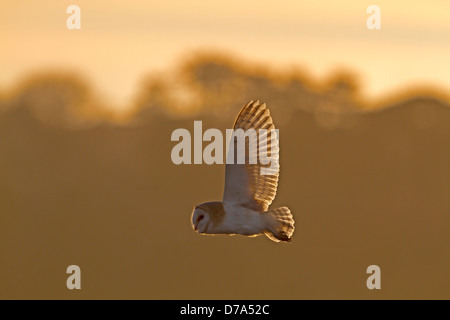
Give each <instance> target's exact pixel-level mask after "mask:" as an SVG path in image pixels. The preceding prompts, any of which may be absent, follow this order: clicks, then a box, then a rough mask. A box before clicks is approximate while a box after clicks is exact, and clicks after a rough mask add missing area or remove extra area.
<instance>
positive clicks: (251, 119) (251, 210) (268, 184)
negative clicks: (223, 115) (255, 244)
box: [192, 101, 294, 242]
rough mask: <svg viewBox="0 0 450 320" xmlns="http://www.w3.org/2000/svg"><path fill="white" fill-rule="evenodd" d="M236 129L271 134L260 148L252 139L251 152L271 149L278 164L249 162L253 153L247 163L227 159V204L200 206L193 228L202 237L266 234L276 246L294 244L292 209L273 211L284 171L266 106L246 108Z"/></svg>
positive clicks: (233, 142)
mask: <svg viewBox="0 0 450 320" xmlns="http://www.w3.org/2000/svg"><path fill="white" fill-rule="evenodd" d="M233 129H234V131H235V132H236V130H237V129H242V130H243V131H244V132H245V131H246V130H248V129H254V130H255V131H256V132H258V131H259V130H260V129H266V132H271V133H270V134H269V133H268V134H266V135H263V136H262V137H261V136H260V137H259V143H258V142H256V145H255V141H254V140H253V142H252V141H251V140H250V139H249V142H248V150H255V149H256V150H258V151H259V148H260V147H261V145H263V147H262V148H267V149H266V153H267V154H268V153H270V157H271V158H272V159H275V160H276V165H275V166H270V167H268V165H264V164H262V163H261V161H256V163H255V161H253V162H252V161H249V154H250V151H249V152H245V162H244V163H243V162H242V161H241V162H238V161H228V159H227V164H226V167H225V190H224V194H223V201H216V202H206V203H203V204H199V205H197V206H196V207H195V208H194V210H193V212H192V227H193V228H194V230H195V231H196V232H198V233H199V234H209V235H213V234H229V235H234V234H241V235H244V236H258V235H260V234H265V235H266V236H267V237H268V238H269V239H271V240H273V241H275V242H280V241H283V242H288V241H291V237H292V234H293V233H294V219H293V217H292V214H291V212H290V210H289V208H287V207H280V208H276V209H269V206H270V204H271V203H272V200H273V199H274V198H275V194H276V192H277V186H278V175H279V170H280V169H279V162H278V159H279V147H278V137H277V134H276V131H275V130H274V129H275V126H274V124H273V121H272V117H271V115H270V112H269V109H268V108H267V107H266V104H260V103H259V101H256V102H253V101H250V102H249V103H248V104H246V105H245V106H244V107H243V108H242V110H241V111H240V112H239V115H238V116H237V118H236V121H235V123H234V127H233ZM242 130H240V131H241V132H242ZM231 148H233V151H236V149H237V142H236V140H235V139H234V138H232V139H231V141H230V145H229V151H230V150H231ZM269 151H270V152H269ZM236 153H237V152H234V153H233V155H236ZM258 154H259V153H258ZM230 162H231V163H230ZM239 163H243V164H239ZM261 169H263V170H266V171H265V172H264V171H263V170H261Z"/></svg>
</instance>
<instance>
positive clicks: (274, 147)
mask: <svg viewBox="0 0 450 320" xmlns="http://www.w3.org/2000/svg"><path fill="white" fill-rule="evenodd" d="M233 129H234V132H235V133H236V130H237V129H243V131H244V132H247V131H246V130H248V129H254V130H255V132H256V134H257V136H258V140H257V141H256V143H255V140H251V139H248V140H249V142H248V144H246V148H247V146H248V149H246V151H245V164H237V161H236V160H237V159H236V154H237V149H238V143H237V139H234V138H232V139H231V140H230V142H229V153H228V155H227V164H226V167H225V190H224V196H223V200H224V201H227V202H234V203H237V204H239V205H242V206H245V207H248V208H250V209H253V210H257V211H260V212H264V211H267V209H268V207H269V205H270V204H271V203H272V201H273V199H274V198H275V195H276V192H277V186H278V175H279V171H280V166H279V161H278V160H279V146H278V136H277V134H276V131H275V130H274V129H275V125H274V124H273V121H272V117H271V115H270V111H269V109H268V108H267V107H266V104H259V101H256V102H253V101H250V102H249V103H248V104H246V105H245V106H244V107H243V108H242V110H241V112H240V113H239V115H238V116H237V118H236V121H235V123H234V127H233ZM260 129H266V130H267V134H265V135H262V136H260V134H259V133H260V132H259V130H260ZM271 130H273V131H271ZM238 131H240V130H238ZM258 141H259V144H258ZM232 150H233V155H234V158H235V159H234V162H232V163H230V160H231V158H230V159H229V156H230V152H231V151H232ZM254 151H256V155H258V156H257V159H256V160H258V161H256V162H257V163H256V164H254V163H253V164H252V163H251V162H250V155H249V154H250V153H251V152H254ZM260 151H263V152H266V153H265V154H266V155H267V156H269V158H270V161H271V162H269V164H267V165H264V164H262V163H261V159H260V157H259V155H260ZM266 162H267V161H266ZM271 163H272V164H271ZM263 172H264V174H263Z"/></svg>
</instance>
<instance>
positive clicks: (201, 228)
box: [192, 206, 210, 233]
mask: <svg viewBox="0 0 450 320" xmlns="http://www.w3.org/2000/svg"><path fill="white" fill-rule="evenodd" d="M209 218H210V217H209V213H208V212H207V211H206V210H205V209H204V208H202V207H201V206H196V207H195V208H194V211H193V212H192V227H193V228H194V230H195V231H197V232H198V233H205V232H206V230H207V229H208V226H209Z"/></svg>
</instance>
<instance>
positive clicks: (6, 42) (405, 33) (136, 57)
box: [0, 0, 450, 108]
mask: <svg viewBox="0 0 450 320" xmlns="http://www.w3.org/2000/svg"><path fill="white" fill-rule="evenodd" d="M71 4H76V5H78V6H79V7H80V8H81V30H68V29H67V27H66V19H67V17H68V16H69V15H68V14H67V13H66V8H67V7H68V6H69V5H71ZM371 4H376V5H378V6H379V7H380V9H381V27H382V29H381V30H369V29H367V27H366V19H367V17H368V16H369V15H368V14H367V13H366V8H367V7H368V6H369V5H371ZM202 49H205V50H218V51H225V52H229V53H231V54H234V55H236V56H238V57H242V58H243V59H245V60H246V61H252V62H253V61H254V62H258V63H261V64H265V65H268V66H269V67H271V68H274V69H280V70H289V68H291V67H299V68H304V69H305V70H306V72H308V73H309V74H311V75H312V76H314V77H315V79H317V80H318V81H322V79H325V78H324V77H326V76H327V75H329V74H330V73H331V72H333V71H334V70H337V69H341V68H346V69H349V70H352V71H354V72H355V73H356V74H357V75H359V77H360V78H361V80H362V89H363V93H364V94H366V95H367V97H377V98H378V97H382V96H383V95H384V96H385V95H389V94H390V93H392V92H395V91H397V90H398V89H404V88H407V87H408V86H415V85H423V84H424V85H430V86H433V87H437V88H439V89H443V90H446V91H450V63H449V61H450V59H449V57H450V1H447V0H430V1H427V2H426V3H425V2H423V1H416V0H414V1H385V0H379V1H375V2H374V1H361V0H352V1H333V2H332V1H321V0H319V1H318V0H311V1H310V0H292V1H289V0H277V1H274V0H272V1H265V0H258V1H256V0H247V1H242V0H240V1H237V0H228V1H221V2H219V1H210V0H209V1H206V0H194V1H192V0H189V1H171V0H164V1H139V0H129V1H113V0H108V1H106V0H96V1H92V0H91V1H88V0H78V1H61V0H46V1H29V0H27V1H25V0H14V1H13V0H2V1H1V4H0V66H1V73H0V90H8V89H10V88H12V87H13V86H14V84H15V83H17V81H20V80H21V79H23V78H24V77H25V76H26V75H27V74H29V73H30V72H34V71H44V70H49V69H58V70H59V69H66V70H73V71H78V72H80V73H82V74H83V75H85V76H86V77H87V79H88V80H89V81H90V82H91V83H92V84H93V85H94V87H95V88H96V89H97V90H99V92H101V93H102V95H103V96H105V97H108V100H109V104H110V105H111V107H114V108H124V107H126V106H127V104H128V102H129V101H130V99H131V98H132V97H133V95H134V94H135V93H136V91H137V85H138V84H139V82H140V80H141V79H142V77H143V76H145V75H148V74H151V73H156V74H158V73H159V72H161V71H165V70H171V69H173V68H175V67H176V66H177V64H178V63H179V61H180V59H182V58H183V56H184V55H185V54H188V53H190V52H192V51H193V50H202Z"/></svg>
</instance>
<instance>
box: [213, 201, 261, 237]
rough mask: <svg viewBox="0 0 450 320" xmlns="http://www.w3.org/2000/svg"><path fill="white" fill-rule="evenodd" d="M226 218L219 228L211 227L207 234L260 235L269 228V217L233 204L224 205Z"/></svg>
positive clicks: (226, 203) (225, 203)
mask: <svg viewBox="0 0 450 320" xmlns="http://www.w3.org/2000/svg"><path fill="white" fill-rule="evenodd" d="M223 207H224V210H225V217H224V219H223V220H222V222H221V223H220V224H219V225H217V226H212V225H209V226H208V229H207V230H206V232H205V233H209V234H242V235H245V236H252V235H258V234H261V233H263V232H264V231H265V230H266V229H267V228H268V226H267V217H266V216H265V215H264V214H262V213H260V212H258V211H254V210H251V209H248V208H245V207H242V206H240V205H237V204H236V203H233V202H227V201H225V202H224V203H223Z"/></svg>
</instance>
